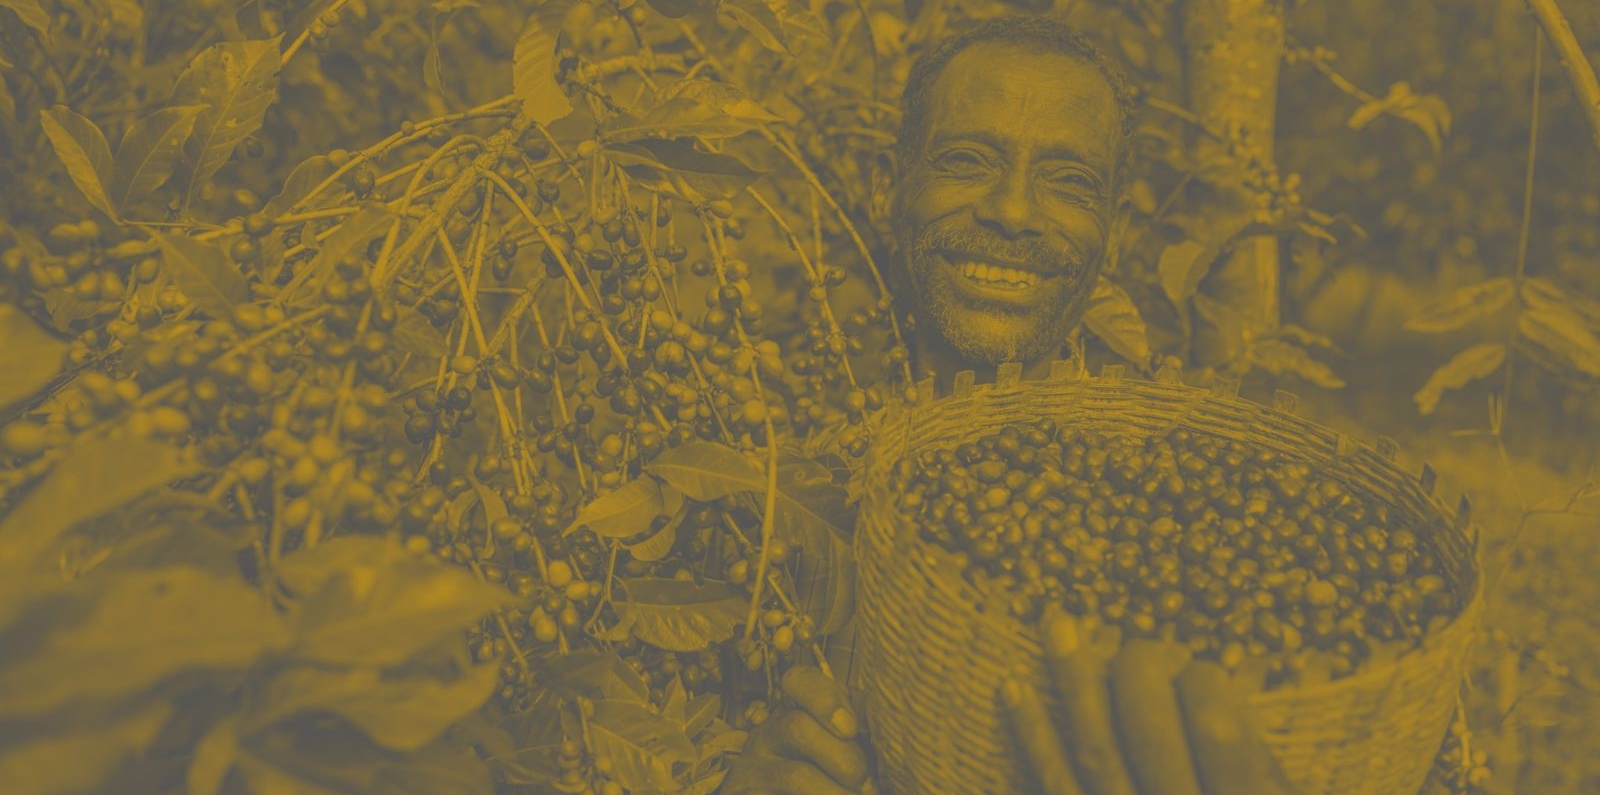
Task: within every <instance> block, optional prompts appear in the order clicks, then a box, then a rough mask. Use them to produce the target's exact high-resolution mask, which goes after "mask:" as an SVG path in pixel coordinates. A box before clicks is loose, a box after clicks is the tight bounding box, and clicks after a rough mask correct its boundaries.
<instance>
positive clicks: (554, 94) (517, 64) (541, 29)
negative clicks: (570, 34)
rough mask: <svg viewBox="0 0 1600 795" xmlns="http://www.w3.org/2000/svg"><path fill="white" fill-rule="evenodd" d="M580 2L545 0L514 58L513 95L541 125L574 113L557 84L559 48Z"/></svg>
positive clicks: (524, 32) (524, 30) (519, 40)
mask: <svg viewBox="0 0 1600 795" xmlns="http://www.w3.org/2000/svg"><path fill="white" fill-rule="evenodd" d="M577 4H578V0H544V2H542V3H540V4H539V7H538V8H536V9H534V11H533V13H532V14H529V15H528V21H527V23H526V24H525V25H524V26H523V28H522V35H520V36H518V37H517V45H516V49H515V50H514V53H513V56H512V73H511V85H512V92H513V93H514V94H516V97H517V99H519V100H521V101H522V112H523V113H524V114H526V115H527V116H528V117H530V118H532V119H533V120H534V121H535V122H538V123H539V124H546V125H547V124H550V123H552V122H555V121H556V120H558V119H561V118H564V117H566V116H567V115H568V114H570V113H572V102H571V101H570V100H568V99H567V95H566V93H565V92H563V91H562V90H561V84H560V83H557V82H556V44H557V41H558V39H559V37H560V35H561V26H562V25H564V24H566V21H567V14H568V12H570V11H572V7H573V6H575V5H577Z"/></svg>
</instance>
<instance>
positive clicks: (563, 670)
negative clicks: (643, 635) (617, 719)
mask: <svg viewBox="0 0 1600 795" xmlns="http://www.w3.org/2000/svg"><path fill="white" fill-rule="evenodd" d="M543 670H544V672H545V677H546V678H545V681H546V682H548V683H549V684H550V686H551V687H552V688H553V689H555V690H556V691H557V692H559V693H562V694H564V695H573V696H582V697H584V698H587V699H590V700H597V699H601V698H610V699H622V700H628V701H636V702H638V703H640V704H648V703H649V702H650V685H649V684H648V683H646V682H645V681H644V678H643V677H642V676H640V675H639V672H638V671H635V670H634V669H633V668H632V666H629V665H628V664H627V663H626V662H623V660H622V658H621V657H619V656H618V655H617V653H616V652H614V651H606V650H603V649H595V648H582V649H573V650H572V651H571V652H568V653H567V654H563V655H561V656H560V657H556V658H554V659H551V660H548V661H546V662H545V663H544V668H543Z"/></svg>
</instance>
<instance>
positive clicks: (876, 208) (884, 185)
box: [867, 150, 899, 229]
mask: <svg viewBox="0 0 1600 795" xmlns="http://www.w3.org/2000/svg"><path fill="white" fill-rule="evenodd" d="M871 171H872V173H871V189H872V196H871V199H870V202H869V205H868V208H867V212H868V217H869V219H870V220H871V221H872V225H873V226H874V227H876V228H878V229H888V228H889V226H890V219H892V218H893V217H894V202H895V186H896V184H898V182H899V180H898V179H896V177H897V175H898V170H897V167H896V163H895V158H894V153H893V152H890V151H888V150H884V151H880V152H878V153H877V155H875V156H874V157H873V158H872V168H871Z"/></svg>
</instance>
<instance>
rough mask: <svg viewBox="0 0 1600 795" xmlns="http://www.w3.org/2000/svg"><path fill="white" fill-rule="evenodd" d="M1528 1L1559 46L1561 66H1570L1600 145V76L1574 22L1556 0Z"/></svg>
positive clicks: (1574, 85)
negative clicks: (1598, 76)
mask: <svg viewBox="0 0 1600 795" xmlns="http://www.w3.org/2000/svg"><path fill="white" fill-rule="evenodd" d="M1527 3H1528V9H1529V10H1530V11H1532V12H1533V15H1534V17H1536V18H1537V19H1538V20H1539V27H1541V28H1543V29H1544V34H1545V35H1546V36H1549V37H1550V44H1551V45H1553V46H1554V47H1555V48H1556V55H1557V56H1558V57H1559V58H1560V59H1561V67H1562V68H1563V69H1566V70H1567V79H1569V80H1571V81H1572V90H1573V91H1575V92H1577V94H1578V106H1579V107H1581V108H1583V116H1584V118H1586V119H1588V120H1589V131H1590V133H1591V135H1592V136H1593V141H1594V145H1595V148H1597V149H1600V78H1596V77H1595V73H1594V67H1593V66H1592V65H1590V63H1589V59H1588V57H1586V56H1585V55H1584V54H1583V47H1582V46H1580V45H1579V44H1578V37H1577V36H1575V35H1573V33H1572V24H1571V23H1570V22H1568V21H1567V16H1566V14H1563V13H1562V12H1561V7H1560V6H1557V5H1556V2H1555V0H1527Z"/></svg>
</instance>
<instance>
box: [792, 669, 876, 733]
mask: <svg viewBox="0 0 1600 795" xmlns="http://www.w3.org/2000/svg"><path fill="white" fill-rule="evenodd" d="M783 696H784V698H786V699H788V700H789V701H791V702H793V703H794V705H795V706H798V707H799V708H801V709H803V710H805V711H806V712H807V713H808V714H810V715H811V717H813V718H815V719H816V720H817V723H819V724H821V725H823V726H826V727H828V729H829V730H830V731H832V732H833V733H834V734H836V735H838V736H839V738H840V739H844V740H849V739H853V738H854V737H855V736H856V732H857V730H858V729H859V728H860V724H859V722H858V721H857V719H856V713H855V710H853V709H851V708H850V698H849V696H848V694H846V693H845V691H844V688H843V687H841V686H840V685H839V684H838V683H837V682H835V681H834V680H832V679H830V678H829V677H828V675H827V674H824V673H823V672H822V670H821V669H819V668H816V667H813V666H809V665H797V666H795V667H793V668H790V669H789V671H788V672H787V673H785V674H784V675H783Z"/></svg>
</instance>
